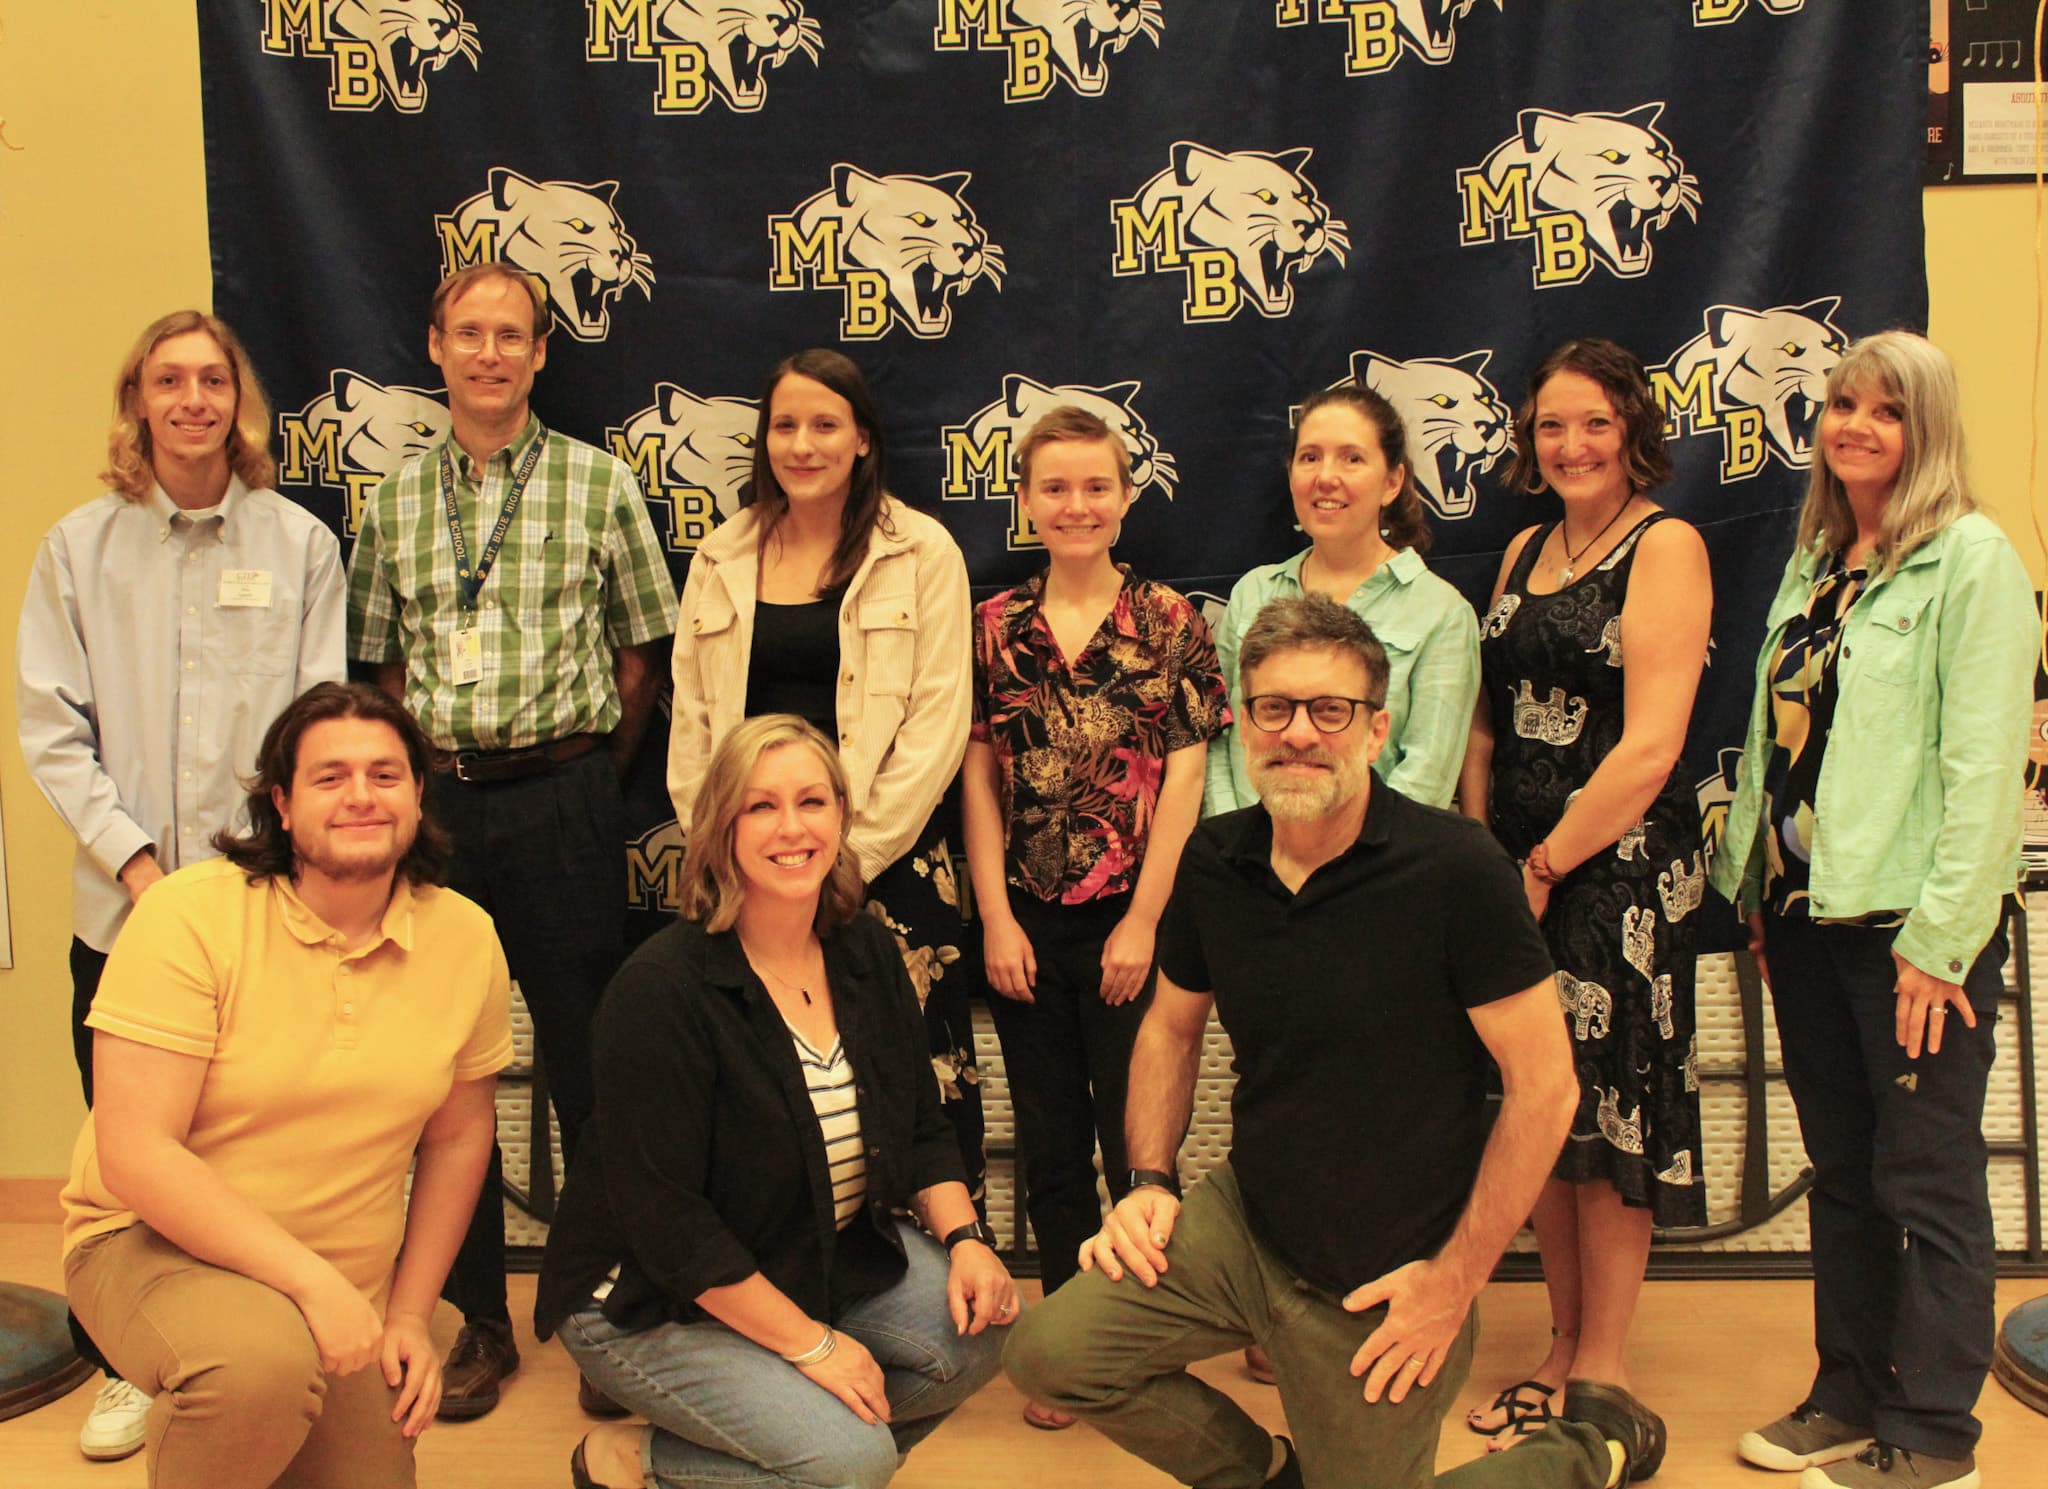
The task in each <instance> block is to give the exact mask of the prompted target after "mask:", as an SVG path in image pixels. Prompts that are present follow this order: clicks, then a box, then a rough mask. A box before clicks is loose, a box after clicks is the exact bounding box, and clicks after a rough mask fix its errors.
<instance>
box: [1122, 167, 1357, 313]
mask: <svg viewBox="0 0 2048 1489" xmlns="http://www.w3.org/2000/svg"><path fill="white" fill-rule="evenodd" d="M1313 153H1314V152H1312V151H1310V150H1305V149H1304V150H1283V151H1281V152H1280V153H1279V154H1277V155H1267V154H1263V153H1261V152H1259V151H1256V150H1237V151H1233V152H1232V153H1230V154H1228V155H1224V154H1220V153H1218V152H1217V151H1215V150H1210V149H1207V148H1205V147H1204V146H1201V145H1197V144H1195V143H1193V142H1192V141H1189V140H1182V141H1181V142H1180V143H1178V144H1176V145H1175V146H1174V147H1173V154H1172V160H1173V164H1172V165H1171V166H1169V167H1168V168H1167V169H1165V170H1163V171H1161V172H1160V173H1159V174H1158V175H1156V176H1154V177H1153V178H1152V179H1151V180H1150V181H1147V182H1146V183H1145V185H1144V187H1143V188H1142V189H1141V190H1140V191H1139V193H1138V209H1139V211H1141V212H1143V213H1145V214H1146V215H1147V216H1150V215H1151V214H1152V213H1154V212H1156V211H1158V210H1159V205H1160V203H1161V202H1163V201H1167V200H1177V201H1178V202H1179V203H1180V226H1181V232H1182V233H1183V234H1184V235H1185V236H1186V237H1187V239H1188V240H1189V241H1191V242H1194V243H1199V244H1201V245H1203V246H1204V247H1207V248H1220V249H1223V250H1224V251H1226V252H1227V253H1229V254H1230V256H1231V257H1232V258H1233V259H1234V260H1235V261H1236V263H1237V277H1238V281H1239V283H1240V284H1242V285H1243V286H1244V288H1245V290H1246V291H1247V292H1249V294H1250V296H1251V299H1252V303H1253V304H1255V305H1256V306H1258V308H1259V311H1260V313H1261V314H1263V315H1267V316H1282V315H1286V314H1287V313H1288V312H1289V311H1290V310H1292V309H1293V308H1294V276H1295V275H1296V274H1298V273H1299V272H1300V271H1301V270H1303V269H1305V268H1306V267H1308V265H1310V264H1312V263H1314V262H1315V261H1316V259H1317V258H1319V257H1320V256H1322V255H1323V254H1325V253H1327V254H1329V255H1330V256H1331V257H1332V258H1334V259H1336V261H1337V262H1338V263H1339V264H1341V263H1343V262H1344V255H1345V254H1346V253H1347V252H1348V251H1349V250H1350V248H1351V239H1350V238H1349V237H1348V236H1347V235H1346V233H1345V229H1344V223H1343V222H1342V221H1341V220H1340V219H1338V218H1335V217H1332V216H1331V215H1330V211H1329V208H1327V207H1325V206H1324V205H1323V202H1322V199H1321V198H1320V197H1318V196H1317V195H1316V189H1315V187H1313V186H1312V185H1310V184H1309V182H1308V179H1307V178H1306V177H1305V176H1303V175H1302V174H1301V168H1302V167H1303V166H1304V165H1306V164H1308V159H1309V156H1310V155H1311V154H1313Z"/></svg>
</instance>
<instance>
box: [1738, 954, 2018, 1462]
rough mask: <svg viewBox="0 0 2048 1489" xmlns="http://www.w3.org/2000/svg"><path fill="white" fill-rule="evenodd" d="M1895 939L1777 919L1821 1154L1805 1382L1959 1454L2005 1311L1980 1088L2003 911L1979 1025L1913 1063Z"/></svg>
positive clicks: (1976, 997) (1789, 1065)
mask: <svg viewBox="0 0 2048 1489" xmlns="http://www.w3.org/2000/svg"><path fill="white" fill-rule="evenodd" d="M1893 934H1894V933H1893V932H1891V931H1886V930H1873V929H1869V928H1867V927H1861V926H1841V925H1816V924H1814V923H1813V922H1812V921H1810V920H1806V919H1804V918H1796V919H1790V920H1787V919H1783V918H1781V917H1779V916H1775V915H1767V916H1766V917H1765V922H1764V953H1765V955H1766V956H1767V957H1768V958H1769V959H1770V964H1771V975H1772V978H1773V984H1774V985H1773V987H1772V989H1771V991H1772V1003H1773V1006H1774V1008H1775V1009H1776V1011H1777V1017H1778V1043H1779V1046H1780V1048H1781V1049H1782V1050H1783V1052H1784V1060H1785V1084H1786V1085H1787V1086H1788V1087H1790V1088H1791V1091H1792V1101H1793V1105H1794V1106H1795V1107H1797V1108H1798V1111H1799V1130H1800V1133H1801V1134H1802V1135H1803V1136H1804V1138H1805V1139H1806V1154H1807V1157H1809V1158H1810V1159H1812V1160H1813V1173H1814V1180H1813V1192H1812V1194H1811V1195H1810V1196H1809V1197H1808V1201H1807V1204H1808V1208H1809V1209H1810V1210H1811V1212H1812V1247H1813V1324H1814V1343H1815V1347H1816V1348H1817V1350H1818V1352H1819V1355H1820V1368H1819V1370H1818V1372H1817V1373H1816V1374H1815V1376H1814V1381H1813V1389H1812V1390H1811V1391H1810V1392H1809V1393H1808V1394H1809V1395H1810V1396H1811V1397H1812V1399H1813V1401H1814V1404H1815V1405H1817V1406H1819V1407H1820V1408H1821V1410H1823V1411H1825V1412H1827V1413H1829V1414H1830V1415H1831V1416H1836V1417H1840V1418H1841V1419H1842V1420H1843V1421H1845V1422H1855V1423H1857V1424H1859V1425H1862V1426H1866V1427H1869V1428H1870V1429H1871V1430H1872V1431H1873V1432H1874V1433H1875V1434H1876V1435H1877V1436H1878V1437H1879V1438H1881V1439H1883V1440H1884V1441H1885V1442H1888V1443H1892V1444H1894V1445H1896V1446H1898V1447H1902V1448H1906V1449H1909V1450H1910V1451H1912V1452H1915V1453H1927V1454H1931V1455H1933V1456H1935V1457H1940V1458H1961V1457H1964V1456H1966V1455H1968V1454H1969V1453H1970V1452H1971V1451H1972V1450H1973V1449H1974V1448H1975V1447H1976V1444H1977V1438H1978V1435H1979V1433H1980V1432H1981V1431H1982V1427H1981V1425H1980V1424H1979V1422H1978V1421H1977V1418H1976V1417H1975V1415H1973V1414H1972V1411H1971V1408H1972V1407H1973V1406H1974V1405H1975V1404H1976V1401H1977V1395H1978V1393H1979V1392H1980V1391H1982V1390H1983V1389H1984V1376H1985V1374H1986V1373H1987V1372H1988V1371H1989V1370H1990V1368H1991V1345H1992V1338H1993V1334H1994V1332H1995V1330H1996V1328H1997V1322H1998V1315H1997V1307H1996V1302H1995V1300H1994V1297H1993V1283H1994V1278H1995V1275H1996V1274H1995V1268H1996V1260H1997V1259H1996V1256H1995V1254H1994V1252H1993V1250H1992V1247H1993V1239H1992V1227H1991V1198H1990V1194H1989V1191H1988V1189H1987V1186H1986V1180H1985V1165H1986V1162H1987V1159H1988V1154H1987V1153H1986V1150H1985V1144H1984V1090H1985V1086H1986V1083H1987V1082H1988V1080H1989V1078H1990V1074H1991V1059H1992V1052H1993V1048H1994V1039H1993V1032H1992V1031H1993V1028H1994V1027H1995V1026H1996V1024H1997V1022H1998V995H1999V989H2000V976H1999V972H2000V969H2001V968H2002V967H2003V966H2004V964H2005V956H2006V937H2005V927H2004V924H2003V922H2002V921H2001V923H2000V925H1999V927H1998V929H1997V930H1996V931H1994V932H1993V933H1992V936H1991V940H1990V942H1989V943H1988V944H1987V945H1986V946H1985V947H1984V949H1983V951H1982V952H1980V953H1979V954H1978V956H1977V959H1976V962H1975V964H1974V965H1973V966H1972V967H1971V968H1970V969H1969V971H1968V972H1967V973H1965V974H1964V977H1963V987H1964V989H1965V991H1966V992H1967V993H1968V995H1969V999H1970V1006H1971V1007H1972V1008H1974V1009H1975V1010H1976V1013H1977V1027H1976V1028H1974V1029H1972V1028H1970V1027H1969V1026H1968V1025H1967V1024H1965V1023H1964V1022H1963V1021H1962V1020H1961V1019H1960V1018H1958V1017H1955V1016H1953V1015H1951V1016H1950V1017H1949V1018H1948V1019H1947V1020H1946V1023H1947V1027H1946V1028H1945V1029H1944V1030H1943V1031H1942V1038H1941V1053H1940V1054H1930V1053H1927V1052H1925V1051H1923V1052H1922V1053H1921V1056H1920V1058H1919V1059H1917V1060H1909V1059H1907V1058H1906V1052H1905V1051H1904V1050H1903V1049H1901V1048H1899V1044H1898V1040H1897V1038H1896V1035H1895V1030H1894V1020H1895V1013H1896V1009H1897V1004H1898V999H1897V996H1896V995H1895V993H1894V992H1893V987H1894V984H1895V982H1896V980H1897V972H1896V970H1895V968H1894V966H1893V963H1892V952H1891V948H1892V939H1893Z"/></svg>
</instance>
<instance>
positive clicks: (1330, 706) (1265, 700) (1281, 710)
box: [1244, 693, 1380, 734]
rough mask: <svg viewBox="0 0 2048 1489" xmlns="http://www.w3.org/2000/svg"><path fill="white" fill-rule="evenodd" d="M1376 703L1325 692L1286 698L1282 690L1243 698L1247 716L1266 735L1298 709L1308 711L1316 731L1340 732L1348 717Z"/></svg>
mask: <svg viewBox="0 0 2048 1489" xmlns="http://www.w3.org/2000/svg"><path fill="white" fill-rule="evenodd" d="M1379 706H1380V705H1379V704H1377V703H1374V702H1373V701H1372V700H1371V699H1369V698H1340V697H1338V696H1337V695H1335V694H1334V693H1325V694H1323V696H1321V697H1320V698H1289V697H1288V696H1287V695H1286V694H1284V693H1260V694H1259V695H1257V696H1256V697H1253V698H1247V699H1245V700H1244V711H1245V714H1246V716H1247V717H1249V718H1250V719H1251V721H1252V722H1253V723H1254V724H1256V725H1257V726H1258V727H1259V728H1260V729H1263V730H1264V731H1265V732H1266V733H1268V734H1278V733H1279V732H1280V731H1281V730H1282V729H1285V728H1286V727H1287V726H1288V725H1290V724H1292V723H1293V722H1294V716H1295V714H1296V713H1297V712H1299V711H1300V710H1302V709H1304V708H1305V709H1307V710H1308V721H1309V722H1310V723H1311V724H1313V725H1315V726H1316V732H1317V733H1318V734H1342V733H1343V732H1344V731H1345V730H1346V729H1348V728H1350V727H1351V720H1352V718H1353V716H1354V715H1356V714H1357V712H1358V710H1360V709H1361V708H1362V709H1365V710H1367V711H1368V712H1370V711H1371V710H1373V709H1375V708H1378V707H1379Z"/></svg>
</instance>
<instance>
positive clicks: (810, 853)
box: [534, 714, 1019, 1489]
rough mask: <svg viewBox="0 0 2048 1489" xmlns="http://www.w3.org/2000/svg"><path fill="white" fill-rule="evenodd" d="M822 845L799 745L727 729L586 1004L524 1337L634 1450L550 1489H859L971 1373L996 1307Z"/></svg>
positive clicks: (603, 1442) (910, 1022) (923, 1096)
mask: <svg viewBox="0 0 2048 1489" xmlns="http://www.w3.org/2000/svg"><path fill="white" fill-rule="evenodd" d="M851 825H852V812H851V810H850V808H849V804H848V800H847V790H846V776H845V773H844V771H843V770H842V768H841V766H840V764H839V761H838V758H837V752H836V751H835V750H834V749H833V748H832V745H831V742H830V741H829V740H828V739H827V738H826V737H825V736H824V735H823V734H822V733H821V732H819V731H818V730H817V729H815V728H813V727H812V726H811V725H810V724H808V723H806V722H805V721H804V720H803V719H801V718H798V717H796V716H795V715H793V714H763V715H760V716H757V717H755V718H751V719H748V720H746V721H744V722H742V723H740V724H737V725H735V726H734V727H733V728H732V729H731V730H730V731H728V732H727V733H726V735H725V737H724V738H723V739H721V740H720V741H719V743H718V745H717V746H716V748H714V749H713V750H712V751H711V755H710V758H709V759H708V760H707V761H706V763H705V768H704V771H703V773H702V775H701V776H700V777H699V784H698V789H697V793H696V796H695V800H694V804H693V810H692V813H691V817H690V822H689V849H688V852H687V854H686V856H685V859H684V865H683V880H684V889H683V905H682V911H683V913H682V917H681V918H680V919H678V920H677V921H676V922H675V923H674V924H673V925H671V926H669V927H668V928H667V929H666V930H664V931H661V932H660V933H658V934H657V935H655V936H654V937H652V938H651V939H650V940H648V941H647V943H646V944H645V945H643V946H642V947H641V948H640V949H639V950H638V951H636V952H635V953H634V954H633V955H632V956H631V957H630V958H628V959H627V961H626V964H625V966H623V967H621V968H620V969H619V973H618V975H617V976H616V977H614V978H613V979H612V982H611V986H610V987H609V988H608V989H607V990H606V992H605V998H604V1003H603V1005H602V1006H601V1007H600V1008H599V1010H598V1016H597V1022H596V1026H595V1029H594V1032H593V1040H592V1047H593V1051H594V1055H595V1063H596V1071H597V1111H596V1116H595V1118H594V1120H593V1123H592V1130H591V1133H590V1134H589V1135H588V1136H587V1137H586V1138H585V1140H584V1142H583V1144H582V1147H581V1149H580V1150H579V1151H578V1153H577V1156H576V1162H575V1163H574V1164H573V1165H572V1166H571V1168H570V1170H569V1180H568V1184H567V1186H566V1187H565V1188H564V1189H563V1191H562V1203H561V1208H560V1210H559V1211H558V1213H557V1215H556V1217H555V1223H554V1225H553V1227H552V1228H551V1229H550V1231H549V1234H548V1249H547V1256H546V1258H545V1259H544V1260H543V1262H542V1264H541V1275H540V1286H539V1291H538V1295H537V1297H536V1300H535V1304H534V1327H535V1329H536V1331H537V1332H538V1333H539V1335H540V1337H541V1338H543V1339H545V1338H547V1337H549V1336H550V1335H552V1334H556V1333H559V1334H560V1335H561V1339H562V1343H563V1345H564V1346H565V1347H566V1348H567V1349H568V1351H569V1353H570V1355H571V1356H572V1357H573V1358H574V1359H575V1361H576V1363H577V1365H578V1366H579V1367H580V1368H581V1369H582V1370H583V1372H584V1374H585V1376H586V1377H587V1378H588V1379H589V1380H591V1381H592V1382H593V1383H594V1384H595V1385H596V1386H597V1387H598V1388H599V1389H601V1390H603V1391H604V1392H605V1394H606V1395H608V1396H609V1397H610V1398H611V1399H612V1400H614V1401H616V1402H618V1403H619V1405H620V1406H622V1407H624V1408H626V1409H627V1410H629V1411H632V1412H635V1413H637V1414H638V1415H640V1416H642V1417H644V1418H645V1423H644V1424H638V1423H636V1424H633V1425H630V1426H627V1425H620V1426H609V1427H600V1428H598V1429H597V1430H596V1431H594V1432H592V1433H591V1434H590V1435H589V1436H588V1437H586V1438H584V1439H583V1441H582V1442H580V1443H578V1444H577V1445H576V1447H575V1450H574V1452H573V1453H572V1454H571V1457H570V1476H571V1478H572V1480H573V1481H574V1482H575V1483H576V1484H577V1485H578V1486H580V1489H593V1486H599V1485H602V1486H607V1489H640V1486H642V1485H648V1486H659V1489H684V1486H694V1485H703V1486H718V1485H730V1484H735V1483H750V1484H759V1485H763V1486H777V1489H797V1486H804V1485H819V1484H832V1485H842V1486H847V1489H881V1486H882V1485H884V1484H886V1483H888V1481H889V1480H890V1479H891V1478H892V1477H893V1476H894V1475H895V1473H896V1470H897V1468H898V1466H899V1465H900V1464H901V1462H902V1459H903V1455H904V1454H906V1453H908V1452H909V1451H910V1450H911V1448H912V1447H914V1446H915V1445H916V1444H917V1443H918V1442H920V1441H922V1440H923V1439H924V1438H925V1437H926V1436H927V1435H928V1434H929V1433H930V1432H931V1431H932V1430H933V1429H934V1428H935V1427H937V1426H938V1425H939V1423H940V1422H941V1421H943V1420H944V1419H945V1418H946V1417H947V1416H948V1415H949V1414H950V1413H951V1412H952V1411H953V1409H954V1408H955V1407H957V1406H959V1405H960V1403H961V1402H963V1401H965V1400H966V1399H967V1398H968V1397H969V1396H971V1395H973V1394H974V1392H975V1391H976V1390H978V1389H979V1388H980V1387H981V1385H982V1384H983V1383H984V1382H986V1381H987V1380H988V1379H989V1378H990V1377H991V1376H993V1375H994V1374H995V1371H996V1368H997V1365H998V1362H999V1356H1000V1352H1001V1350H1000V1345H999V1342H998V1341H999V1340H1000V1338H1001V1333H1000V1332H999V1330H1000V1328H1001V1326H1003V1325H1007V1324H1010V1323H1012V1322H1014V1321H1015V1319H1016V1317H1017V1311H1018V1308H1019V1304H1018V1301H1017V1289H1016V1284H1015V1283H1013V1282H1012V1281H1011V1280H1010V1275H1009V1273H1008V1272H1007V1271H1005V1270H1004V1268H1003V1264H1002V1262H1001V1261H1000V1260H999V1259H998V1258H997V1256H996V1253H995V1250H994V1248H993V1245H992V1243H993V1241H994V1235H993V1233H992V1232H991V1231H990V1230H989V1228H988V1226H987V1224H986V1223H985V1222H983V1221H982V1220H981V1219H980V1218H979V1217H978V1216H977V1215H976V1213H975V1208H974V1202H973V1200H972V1199H971V1198H969V1196H968V1192H967V1186H966V1185H965V1183H963V1182H962V1175H963V1168H962V1165H961V1162H960V1155H959V1152H958V1151H957V1149H956V1147H955V1145H954V1141H953V1134H952V1130H951V1127H950V1125H949V1124H948V1122H947V1121H946V1119H945V1117H944V1116H943V1115H942V1114H941V1112H940V1109H939V1091H938V1085H937V1083H936V1082H934V1081H933V1080H932V1078H931V1062H930V1056H929V1053H928V1051H927V1048H926V1038H925V1027H924V1020H923V1016H922V1014H921V1013H920V1012H919V1010H918V1000H917V994H916V991H915V989H914V988H913V987H912V986H911V982H910V977H909V974H908V973H907V971H906V970H905V968H904V965H903V958H902V956H901V954H900V953H899V952H898V950H897V947H896V942H895V938H894V937H893V936H892V935H891V934H890V932H889V929H888V927H887V925H886V923H885V922H883V921H882V920H880V919H878V918H877V917H875V916H873V915H868V914H863V913H859V906H860V877H859V873H858V871H857V869H856V868H855V867H854V862H853V856H852V853H851V851H850V850H849V848H848V845H847V839H848V836H849V830H850V828H851ZM806 1100H807V1106H808V1109H805V1108H804V1103H805V1102H806ZM906 1211H907V1212H908V1214H909V1215H910V1216H914V1217H915V1221H916V1223H915V1224H913V1223H912V1221H911V1220H910V1219H907V1218H905V1212H906ZM992 1326H994V1327H993V1328H992Z"/></svg>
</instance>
